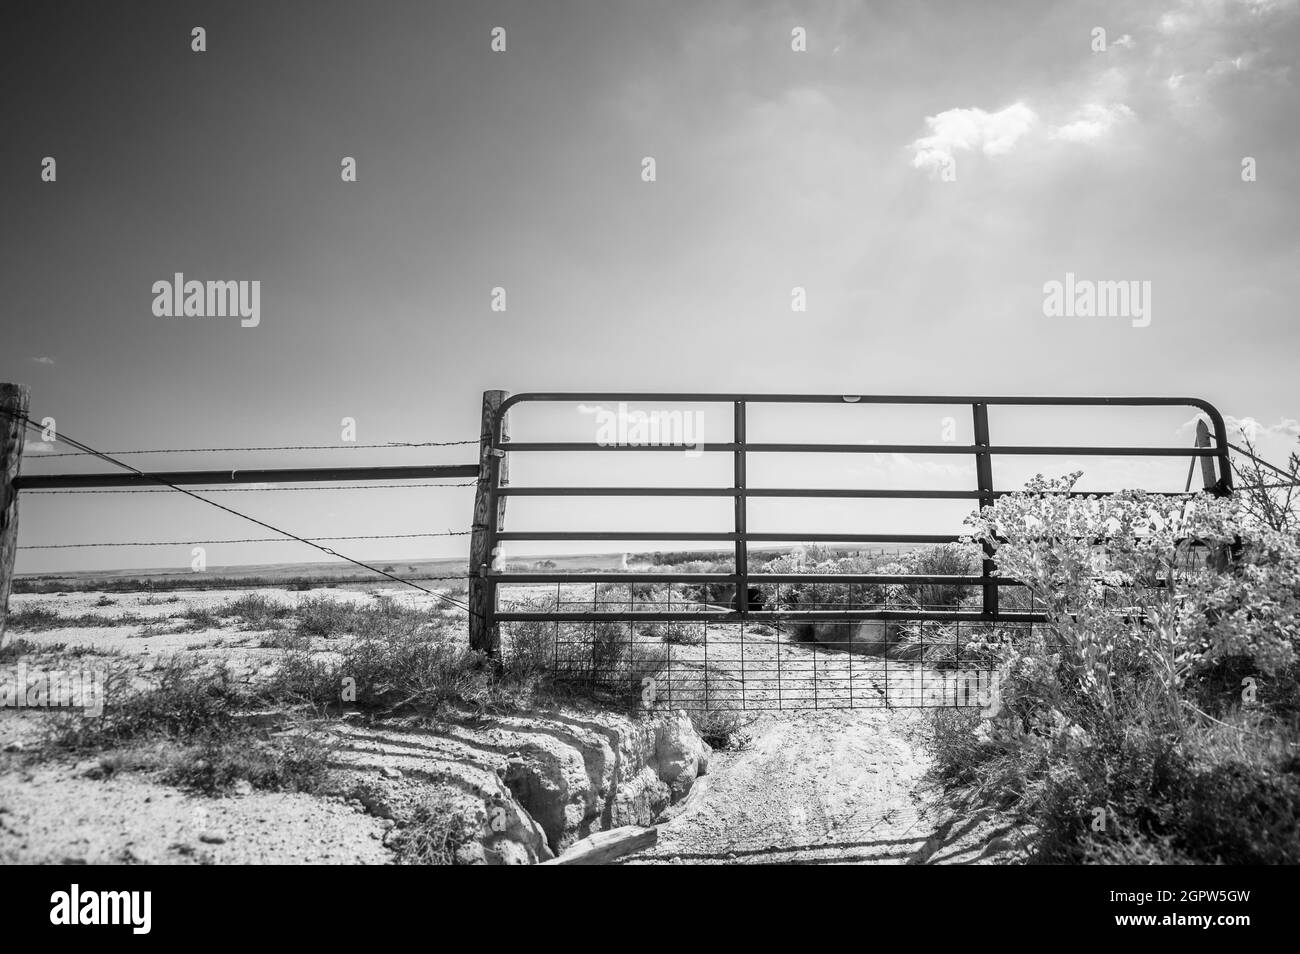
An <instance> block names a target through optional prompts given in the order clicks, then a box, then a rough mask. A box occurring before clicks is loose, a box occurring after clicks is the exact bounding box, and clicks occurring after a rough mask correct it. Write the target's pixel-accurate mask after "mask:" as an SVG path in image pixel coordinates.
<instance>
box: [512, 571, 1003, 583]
mask: <svg viewBox="0 0 1300 954" xmlns="http://www.w3.org/2000/svg"><path fill="white" fill-rule="evenodd" d="M489 575H490V576H491V577H492V578H493V579H494V580H496V581H497V583H498V584H510V583H736V582H737V581H738V580H739V579H740V577H739V576H737V575H736V574H735V573H618V572H610V573H582V572H573V573H491V574H489ZM746 579H748V580H749V582H750V583H751V584H759V583H882V584H888V583H924V584H935V585H939V586H980V585H983V584H984V583H987V582H990V580H986V579H985V578H984V577H982V576H952V575H946V574H936V573H929V574H915V575H913V574H908V573H751V574H749V576H748V577H747V578H746ZM991 582H993V583H995V584H996V585H997V586H1024V584H1023V583H1021V582H1020V581H1018V580H1011V579H1002V578H999V577H994V578H992V581H991Z"/></svg>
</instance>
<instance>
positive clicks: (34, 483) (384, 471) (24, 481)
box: [13, 464, 478, 490]
mask: <svg viewBox="0 0 1300 954" xmlns="http://www.w3.org/2000/svg"><path fill="white" fill-rule="evenodd" d="M477 476H478V464H434V465H428V466H418V465H416V466H409V467H294V468H280V469H270V470H268V469H260V470H170V471H157V472H154V473H148V474H144V475H143V476H142V475H140V474H134V473H130V472H128V471H123V472H121V473H110V474H30V475H27V476H20V477H18V478H17V479H16V480H15V481H14V482H13V484H14V487H15V488H16V489H18V490H43V489H58V488H63V487H135V486H150V485H153V484H159V483H163V484H178V485H179V484H191V485H192V484H262V483H266V484H276V483H293V482H297V481H345V480H428V479H433V478H440V477H477Z"/></svg>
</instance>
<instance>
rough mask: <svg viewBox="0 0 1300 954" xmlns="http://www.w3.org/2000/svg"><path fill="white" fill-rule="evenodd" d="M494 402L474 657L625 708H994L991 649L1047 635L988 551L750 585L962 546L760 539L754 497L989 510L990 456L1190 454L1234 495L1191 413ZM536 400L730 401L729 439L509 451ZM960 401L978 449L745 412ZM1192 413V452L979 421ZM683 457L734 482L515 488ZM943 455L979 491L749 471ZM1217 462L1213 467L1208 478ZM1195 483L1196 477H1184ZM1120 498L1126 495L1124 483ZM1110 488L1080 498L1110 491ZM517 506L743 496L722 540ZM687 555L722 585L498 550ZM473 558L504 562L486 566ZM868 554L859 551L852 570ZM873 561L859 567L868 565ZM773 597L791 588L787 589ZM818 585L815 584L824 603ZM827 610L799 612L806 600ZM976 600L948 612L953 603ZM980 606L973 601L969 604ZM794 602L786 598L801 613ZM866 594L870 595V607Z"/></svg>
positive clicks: (1156, 402) (787, 397)
mask: <svg viewBox="0 0 1300 954" xmlns="http://www.w3.org/2000/svg"><path fill="white" fill-rule="evenodd" d="M489 394H496V395H500V398H498V399H497V400H495V401H491V402H485V413H484V418H483V446H482V454H481V470H480V495H479V501H478V504H477V506H476V508H475V526H474V532H475V535H476V539H475V545H474V549H473V553H477V554H479V555H480V556H479V559H478V560H477V561H476V560H475V559H474V557H473V556H472V558H471V568H470V570H471V604H472V605H474V606H476V607H478V608H479V613H478V615H477V618H476V619H475V620H473V621H472V624H473V625H474V627H475V630H476V635H475V636H474V638H473V640H472V641H473V642H475V643H476V644H477V645H478V646H479V648H483V649H487V650H489V651H492V652H496V651H498V649H500V651H501V652H502V653H503V654H505V655H506V656H508V657H509V656H513V657H515V658H523V657H525V656H529V655H531V656H533V657H537V658H538V659H540V660H541V661H544V663H545V665H547V666H548V667H549V668H551V669H552V670H553V671H555V672H557V673H559V674H561V675H562V676H564V677H566V678H572V679H574V680H580V681H584V682H587V683H589V684H594V685H595V686H596V687H597V688H598V689H601V690H604V691H607V692H608V693H609V694H610V695H611V696H623V697H625V698H627V699H628V700H630V701H632V702H633V703H634V704H640V705H645V706H658V705H665V706H669V707H672V708H685V709H708V710H718V709H749V710H753V709H801V708H814V709H824V708H859V707H871V706H957V707H969V706H985V705H988V704H990V699H991V696H992V694H993V693H994V692H995V691H996V672H995V671H994V663H993V660H994V658H995V648H996V645H997V644H998V643H999V642H1002V641H1005V640H1009V639H1016V638H1018V637H1019V636H1021V635H1024V634H1025V633H1027V632H1032V628H1033V627H1034V625H1035V624H1040V623H1042V622H1044V621H1045V617H1044V616H1043V615H1042V613H1041V612H1038V611H1037V610H1036V607H1035V606H1034V604H1033V600H1032V596H1031V595H1030V594H1028V593H1027V591H1026V590H1025V588H1024V587H1022V586H1021V585H1020V584H1018V583H1016V581H1014V580H1008V579H1004V578H1000V577H998V576H997V575H996V567H995V565H994V563H993V561H992V559H990V557H991V554H990V553H988V552H986V553H985V554H984V558H983V560H982V562H981V564H980V566H979V568H978V572H977V573H975V572H969V573H928V574H918V573H915V572H907V573H898V572H870V571H868V572H847V573H834V574H828V573H809V572H803V571H801V569H800V568H798V567H792V568H791V571H790V572H751V556H752V555H753V553H754V550H753V548H752V547H751V543H753V542H756V541H760V540H761V541H765V542H768V543H773V544H778V545H781V544H801V543H804V542H806V541H817V542H818V543H821V544H828V545H835V546H839V547H847V546H849V545H857V546H859V547H860V546H862V545H868V546H871V545H874V546H877V547H885V546H892V547H920V546H922V545H927V544H930V545H932V544H949V543H955V542H957V541H958V540H960V536H959V535H949V534H925V533H904V534H898V533H870V532H868V533H823V532H813V531H808V532H789V531H783V532H761V533H754V532H752V531H751V530H750V528H749V521H748V502H749V501H750V500H754V499H757V498H809V499H818V498H823V499H825V498H850V499H901V500H907V499H912V500H969V501H971V502H972V503H974V504H975V505H976V506H978V507H981V508H983V507H987V506H989V505H990V504H991V503H992V502H993V501H994V500H995V499H996V498H997V497H999V496H1001V495H1003V494H1006V493H1010V492H1012V489H1013V488H999V487H996V486H995V485H994V478H993V474H994V470H993V461H994V459H995V458H997V457H1001V456H1013V455H1035V456H1037V455H1047V456H1057V457H1060V456H1083V455H1089V456H1111V457H1114V456H1129V457H1183V458H1192V460H1191V464H1192V466H1193V467H1194V466H1195V462H1196V459H1197V458H1199V459H1200V460H1201V470H1202V478H1203V480H1202V484H1203V486H1204V488H1205V489H1207V490H1211V491H1213V492H1215V493H1227V492H1229V491H1230V490H1231V469H1230V466H1229V462H1228V442H1227V435H1226V429H1225V425H1224V421H1223V418H1222V416H1221V415H1220V414H1219V412H1218V411H1217V410H1216V409H1215V408H1214V407H1213V406H1211V405H1210V404H1208V403H1207V402H1205V401H1202V400H1199V399H1195V398H1141V397H1116V398H1098V397H1094V398H1075V397H1069V398H1066V397H1059V398H1048V397H1037V398H1035V397H965V396H866V395H862V396H859V395H849V396H843V395H802V394H799V395H792V394H779V395H766V394H644V393H631V394H618V393H613V394H600V393H554V394H550V393H546V394H541V393H539V394H520V395H515V396H513V397H509V398H505V397H504V394H503V392H489ZM539 402H552V403H556V402H559V403H586V404H590V403H600V402H618V403H620V404H621V405H626V404H645V403H650V404H655V405H663V404H679V405H714V406H721V407H722V408H723V409H724V413H725V414H726V415H727V416H728V417H729V418H730V420H731V435H730V436H731V439H730V440H729V441H726V442H712V443H710V442H703V443H700V444H699V445H698V446H696V445H687V444H684V443H681V442H677V443H670V442H663V441H654V442H631V441H625V442H617V441H615V442H609V441H599V440H598V441H591V442H536V441H528V440H524V441H519V440H514V439H511V437H510V434H509V430H508V427H507V420H508V418H507V415H508V412H509V411H510V409H511V408H515V407H519V406H520V405H523V404H535V403H539ZM845 403H848V404H854V405H860V406H873V405H947V406H963V405H964V406H968V407H969V408H970V413H971V415H972V417H971V423H972V425H973V436H974V440H973V442H972V443H971V444H956V443H941V444H841V443H834V444H827V443H756V442H751V441H749V440H747V436H746V418H747V412H748V409H749V408H750V407H752V406H754V405H759V404H835V405H840V404H845ZM998 406H1020V407H1032V406H1049V407H1132V408H1139V407H1141V408H1153V407H1189V408H1194V409H1196V410H1198V411H1201V412H1203V413H1204V414H1205V416H1206V417H1207V418H1208V419H1209V421H1210V423H1211V425H1212V427H1213V443H1212V444H1211V441H1210V439H1209V434H1208V430H1207V429H1206V428H1200V429H1199V431H1198V437H1199V439H1198V441H1197V446H1195V447H1191V448H1188V447H1151V446H1140V447H1135V446H1116V445H1111V446H1059V445H1058V446H1044V445H1000V444H995V443H993V441H992V438H991V435H990V431H989V408H990V407H998ZM688 447H689V448H693V449H694V450H697V451H698V452H699V453H701V454H715V455H717V454H722V455H730V457H731V477H732V479H731V481H730V483H729V485H728V486H712V487H694V486H691V487H683V486H516V485H513V484H511V483H510V482H509V480H508V474H509V462H510V459H511V458H512V457H514V456H515V455H526V454H555V453H573V452H579V453H584V454H585V453H604V454H609V453H663V452H665V451H674V450H675V451H684V450H687V449H688ZM778 453H779V454H924V455H930V454H943V455H959V456H961V457H964V458H966V459H969V458H972V457H973V459H974V464H975V474H976V481H975V483H976V486H974V487H971V488H967V489H958V490H919V489H886V488H879V487H861V488H849V489H825V488H816V487H807V486H797V487H755V486H751V485H750V482H749V481H748V480H747V471H748V462H749V460H750V458H751V456H752V455H761V454H778ZM1216 464H1217V472H1216ZM1189 487H1190V472H1189ZM1115 489H1116V490H1118V489H1119V488H1115ZM1111 492H1114V491H1089V492H1088V493H1090V494H1093V493H1095V494H1098V495H1105V494H1108V493H1111ZM514 497H564V498H594V497H633V498H651V497H678V498H685V497H722V498H731V499H733V500H734V512H735V517H734V526H733V528H732V529H730V530H728V531H725V532H705V531H698V530H692V529H689V528H683V529H674V530H656V531H649V532H647V531H632V530H619V529H607V530H600V531H583V530H560V531H511V530H508V529H507V528H506V526H505V513H506V507H505V504H506V501H508V500H509V499H510V498H514ZM614 540H618V541H646V542H647V543H653V542H656V541H658V542H664V541H683V542H698V543H702V544H709V543H729V544H731V547H730V553H729V556H730V563H731V568H730V570H729V571H726V572H678V571H677V570H676V569H675V568H674V567H667V568H665V569H664V571H663V572H646V571H635V572H628V571H624V570H618V571H596V572H562V571H560V572H548V571H544V570H538V571H536V572H530V571H528V570H517V569H516V570H511V569H508V568H505V567H504V566H503V565H502V561H501V559H500V558H499V553H500V547H501V545H502V544H504V543H511V542H515V541H521V542H522V541H589V542H592V543H597V542H599V541H614ZM484 554H492V555H497V558H496V559H493V560H491V561H490V562H489V560H488V559H487V558H486V557H485V556H483V555H484ZM859 559H860V555H859ZM868 562H869V561H868ZM885 587H903V588H908V587H911V588H917V587H931V588H935V589H934V590H931V591H930V592H936V593H942V594H944V599H943V600H942V601H940V602H941V604H942V605H937V606H931V605H926V604H921V603H918V602H916V601H912V603H911V604H910V605H905V606H898V605H890V604H889V603H888V602H886V603H885V604H882V603H881V601H880V599H879V597H880V595H881V592H882V588H885ZM783 588H784V592H783ZM819 588H820V589H819ZM810 591H811V593H812V594H813V595H820V596H825V597H828V598H827V599H824V600H818V599H811V600H810V599H809V598H808V596H809V593H810ZM954 593H959V594H964V595H967V596H968V597H969V598H959V599H954V598H953V594H954ZM976 593H977V594H978V599H975V597H974V594H976ZM792 594H795V597H794V598H793V600H792ZM872 597H876V598H875V599H872Z"/></svg>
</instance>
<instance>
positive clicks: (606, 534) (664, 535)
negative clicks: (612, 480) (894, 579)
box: [496, 530, 962, 543]
mask: <svg viewBox="0 0 1300 954" xmlns="http://www.w3.org/2000/svg"><path fill="white" fill-rule="evenodd" d="M739 536H740V535H739V534H737V533H734V532H730V533H729V532H726V531H719V532H717V533H701V532H699V531H682V532H680V533H674V532H668V531H657V530H656V531H641V530H587V531H582V530H509V531H504V530H503V531H502V532H501V533H498V534H497V535H496V539H498V540H682V541H687V540H716V541H727V540H735V539H737V538H738V537H739ZM745 539H746V540H751V541H755V540H757V541H762V540H771V541H773V542H777V541H788V542H792V543H803V542H824V543H957V542H958V541H960V540H961V539H962V538H961V535H960V534H953V533H760V532H756V531H752V530H751V531H750V532H748V533H746V534H745Z"/></svg>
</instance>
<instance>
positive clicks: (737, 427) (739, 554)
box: [731, 401, 749, 633]
mask: <svg viewBox="0 0 1300 954" xmlns="http://www.w3.org/2000/svg"><path fill="white" fill-rule="evenodd" d="M734 412H735V413H734V416H733V418H732V434H731V436H732V442H733V443H734V444H735V445H736V455H735V459H734V461H733V463H732V476H733V477H734V478H735V479H734V481H733V483H734V484H735V488H736V491H737V492H736V598H735V600H734V601H733V602H734V603H735V607H736V612H738V613H748V612H749V540H748V536H747V535H748V533H749V530H748V526H747V514H748V510H749V506H748V505H749V499H748V498H747V497H746V496H745V495H744V493H743V491H744V489H745V483H746V479H745V446H744V445H745V402H744V401H737V402H736V406H735V408H734ZM741 625H742V626H743V625H744V624H743V623H742V624H741ZM741 632H742V633H743V632H744V630H743V629H742V630H741Z"/></svg>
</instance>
